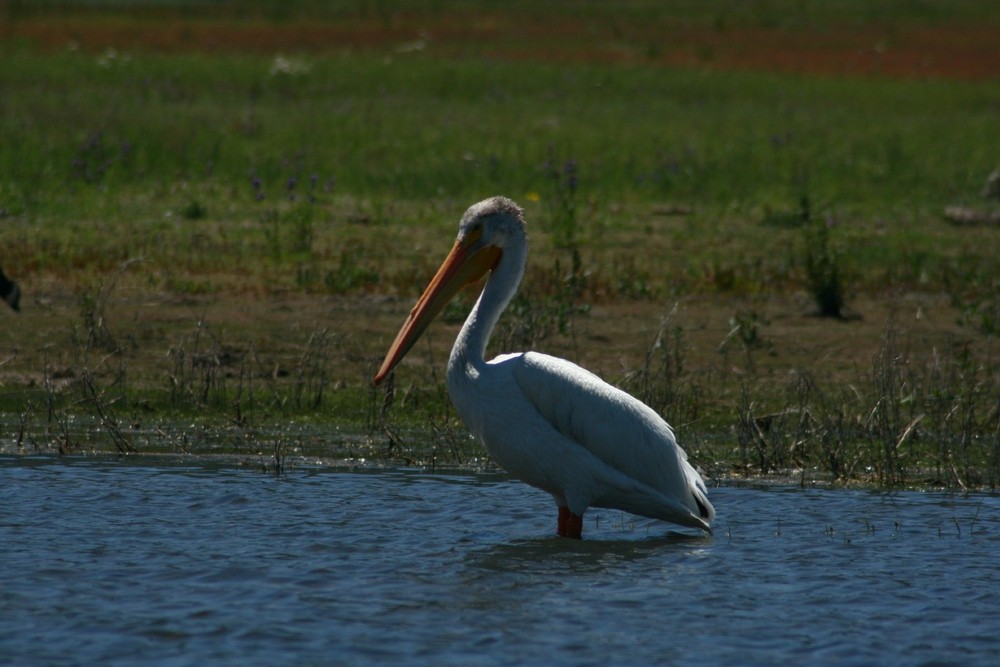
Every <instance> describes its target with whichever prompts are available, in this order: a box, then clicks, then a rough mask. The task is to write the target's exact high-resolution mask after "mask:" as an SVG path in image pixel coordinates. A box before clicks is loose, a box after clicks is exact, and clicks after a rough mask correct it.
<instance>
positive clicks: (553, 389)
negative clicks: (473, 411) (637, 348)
mask: <svg viewBox="0 0 1000 667" xmlns="http://www.w3.org/2000/svg"><path fill="white" fill-rule="evenodd" d="M507 361H508V363H511V371H512V374H513V376H514V378H515V379H516V380H517V383H518V385H519V386H520V388H521V390H522V391H523V392H524V394H525V396H527V397H528V399H529V400H530V401H531V402H532V403H533V404H534V405H535V408H536V409H537V410H538V412H539V413H540V414H541V415H542V417H544V418H545V420H546V421H548V423H549V424H551V425H552V426H553V428H555V429H556V430H557V431H559V433H561V434H562V435H563V436H565V437H566V438H567V439H569V440H571V441H572V442H574V443H576V444H578V445H580V446H581V447H584V448H585V449H587V450H588V451H589V452H590V453H591V454H593V455H594V456H595V457H597V458H598V459H600V460H601V461H603V462H604V463H605V464H606V465H608V466H610V467H612V468H614V469H616V470H618V471H620V472H622V473H624V474H625V475H627V476H629V477H631V478H632V479H635V480H638V481H640V482H642V483H644V484H646V485H648V486H650V487H652V488H653V489H656V490H657V491H659V492H661V493H664V494H665V495H667V496H672V497H674V498H677V499H683V500H682V502H684V504H686V505H689V506H691V505H692V503H691V502H689V501H687V498H690V499H691V501H693V503H694V506H691V510H692V512H694V513H695V515H700V516H701V517H702V518H704V519H705V520H706V521H711V520H712V518H713V517H714V515H715V511H714V509H713V508H712V505H711V503H710V502H709V501H708V497H707V491H706V489H705V484H704V481H702V479H701V476H700V475H699V474H698V472H697V471H696V470H694V468H693V467H691V465H690V464H689V463H688V462H687V455H686V454H685V453H684V450H683V449H681V448H680V447H679V446H677V443H676V441H675V439H674V432H673V430H672V429H671V428H670V426H669V424H667V423H666V422H665V421H664V420H663V419H662V418H661V417H660V416H659V415H658V414H657V413H656V412H655V411H654V410H653V409H652V408H650V407H649V406H647V405H646V404H645V403H643V402H642V401H639V400H638V399H636V398H634V397H632V396H631V395H629V394H628V393H626V392H624V391H622V390H620V389H617V388H615V387H612V386H611V385H609V384H608V383H606V382H604V381H603V380H601V379H600V378H599V377H597V376H596V375H594V374H593V373H591V372H590V371H587V370H584V369H583V368H580V367H579V366H577V365H576V364H574V363H572V362H569V361H566V360H565V359H559V358H557V357H551V356H549V355H545V354H539V353H536V352H527V353H525V354H523V355H519V357H516V358H514V357H512V358H510V359H508V360H507Z"/></svg>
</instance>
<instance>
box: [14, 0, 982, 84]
mask: <svg viewBox="0 0 1000 667" xmlns="http://www.w3.org/2000/svg"><path fill="white" fill-rule="evenodd" d="M0 34H2V35H3V37H4V39H5V40H20V41H22V42H26V43H29V44H32V45H35V46H37V47H42V48H46V49H64V48H67V47H70V48H81V49H84V50H88V51H100V50H103V49H109V48H113V49H119V50H136V51H155V52H168V53H176V52H191V53H225V52H238V53H259V54H273V53H278V52H292V53H296V52H317V53H319V52H337V51H376V52H389V53H395V52H413V51H425V52H427V53H429V54H432V55H440V56H444V57H467V56H487V57H493V58H504V59H531V60H542V61H555V62H604V63H642V64H656V65H664V66H681V67H710V68H714V69H732V70H756V71H774V72H781V73H795V74H806V75H808V74H822V75H843V76H864V77H872V76H876V77H893V78H926V77H934V78H952V79H964V80H990V79H996V78H997V77H998V76H1000V75H998V72H1000V49H997V48H996V44H997V43H998V41H1000V29H998V27H997V26H994V25H989V24H986V25H969V24H941V25H935V26H928V25H906V26H895V25H864V26H861V27H859V26H857V25H847V24H844V25H828V26H823V27H822V28H819V27H802V28H796V29H789V28H780V27H775V28H760V27H743V26H735V27H729V28H721V27H720V28H704V27H691V26H688V25H682V24H680V23H679V22H677V21H670V20H662V21H652V22H649V23H643V22H642V21H639V20H636V19H632V20H628V19H622V20H617V21H605V22H601V21H593V20H585V19H574V18H569V17H565V16H551V17H548V20H542V21H538V20H528V19H526V18H524V17H521V18H520V19H519V18H518V17H517V16H516V15H510V14H507V15H495V14H488V13H477V14H445V13H440V14H428V15H419V16H414V15H407V14H394V15H392V16H389V17H386V18H382V19H363V18H358V17H351V18H345V19H343V20H339V21H336V22H333V21H329V20H326V21H324V20H319V21H301V20H293V21H282V22H265V21H261V20H255V19H247V20H219V19H199V18H181V17H176V16H166V17H141V16H114V15H108V16H104V15H67V16H45V17H30V18H24V19H18V20H7V21H6V22H4V23H2V24H0Z"/></svg>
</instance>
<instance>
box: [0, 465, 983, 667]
mask: <svg viewBox="0 0 1000 667" xmlns="http://www.w3.org/2000/svg"><path fill="white" fill-rule="evenodd" d="M711 497H712V500H713V502H714V503H715V506H716V509H717V510H718V513H719V518H718V520H717V523H716V533H715V536H714V537H689V536H683V535H681V534H680V533H679V532H676V531H675V530H674V529H673V528H671V527H670V526H669V525H667V524H662V523H658V522H649V521H647V520H645V519H638V520H634V521H633V520H632V519H630V518H629V517H623V516H622V515H621V514H620V513H617V512H608V511H593V510H592V511H591V512H589V513H588V515H587V517H586V523H585V528H584V535H585V539H584V540H583V541H580V542H577V541H572V540H566V539H561V538H557V537H555V536H554V535H552V533H553V531H554V528H555V508H554V506H553V505H552V503H551V501H550V500H549V499H548V497H547V496H545V495H543V494H542V493H540V492H537V491H534V490H532V489H530V488H528V487H525V486H524V485H522V484H519V483H517V482H514V481H511V480H509V479H507V478H506V477H504V476H502V475H498V474H472V473H454V474H441V473H435V474H431V473H428V472H424V471H418V470H384V469H382V470H371V471H348V470H343V469H332V468H326V467H319V466H317V467H303V466H300V467H297V468H294V469H291V470H290V471H288V472H286V473H285V474H283V475H281V476H278V477H276V476H274V475H267V474H263V473H260V472H254V471H250V470H247V469H245V468H241V467H238V466H236V465H232V464H228V463H218V462H211V461H205V460H199V459H191V460H185V461H183V462H176V461H170V460H159V459H155V460H143V461H140V462H139V463H136V462H135V461H134V460H129V461H128V462H124V461H119V460H115V459H110V458H97V459H86V458H81V459H65V458H64V459H54V458H35V459H30V458H23V457H6V458H0V550H2V565H3V569H2V572H0V655H2V656H3V658H2V659H0V662H4V663H9V664H46V665H60V664H140V663H141V664H177V665H186V664H214V665H224V664H233V665H246V664H270V665H292V664H295V665H301V664H332V665H336V664H407V665H410V664H428V665H430V664H433V665H447V664H452V665H501V664H509V665H521V664H547V665H653V664H656V665H664V664H687V665H690V664H706V665H727V664H729V665H747V664H824V663H826V664H829V663H837V664H852V663H853V664H914V665H916V664H934V663H937V664H962V665H996V664H1000V499H998V498H997V497H993V496H968V497H960V496H954V495H944V494H936V493H893V494H878V493H870V492H862V491H847V490H817V489H806V490H802V489H799V488H788V487H780V488H740V487H722V488H715V489H711Z"/></svg>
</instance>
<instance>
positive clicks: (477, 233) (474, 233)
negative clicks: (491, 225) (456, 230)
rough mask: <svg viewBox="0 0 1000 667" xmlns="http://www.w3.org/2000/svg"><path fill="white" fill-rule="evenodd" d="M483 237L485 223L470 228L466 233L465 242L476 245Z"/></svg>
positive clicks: (478, 223) (475, 224)
mask: <svg viewBox="0 0 1000 667" xmlns="http://www.w3.org/2000/svg"><path fill="white" fill-rule="evenodd" d="M482 236H483V223H481V222H477V223H474V224H473V225H471V226H470V227H469V230H468V231H467V232H466V233H465V240H466V242H468V243H475V242H476V241H478V240H479V239H481V238H482Z"/></svg>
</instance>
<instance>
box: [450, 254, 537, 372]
mask: <svg viewBox="0 0 1000 667" xmlns="http://www.w3.org/2000/svg"><path fill="white" fill-rule="evenodd" d="M526 258H527V243H526V242H524V241H523V240H522V242H520V243H511V244H509V245H508V246H507V247H505V248H504V250H503V255H501V257H500V261H499V262H498V263H497V265H496V267H495V268H494V269H493V271H492V272H491V273H490V277H489V278H488V279H487V281H486V285H485V287H483V291H482V294H480V295H479V299H478V300H477V301H476V305H475V306H473V308H472V312H471V313H469V316H468V317H467V318H466V320H465V324H463V325H462V330H461V331H460V332H459V334H458V338H456V339H455V346H454V347H453V348H452V349H451V358H450V359H449V360H448V374H449V376H451V375H453V374H455V373H458V374H460V375H463V376H467V375H468V373H469V371H470V370H471V368H470V366H471V367H472V368H475V369H479V368H481V367H482V366H483V365H484V364H485V363H486V361H485V356H486V345H487V343H489V340H490V334H492V333H493V328H494V327H495V326H496V324H497V320H499V319H500V314H501V313H503V311H504V309H505V308H506V307H507V304H509V303H510V300H511V299H513V298H514V294H516V293H517V287H518V285H520V284H521V278H522V277H523V276H524V266H525V260H526Z"/></svg>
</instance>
